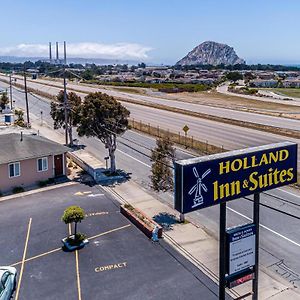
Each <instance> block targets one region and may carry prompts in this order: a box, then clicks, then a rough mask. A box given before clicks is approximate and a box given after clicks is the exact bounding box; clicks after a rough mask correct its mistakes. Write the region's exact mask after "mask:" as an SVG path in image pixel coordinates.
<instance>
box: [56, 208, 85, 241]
mask: <svg viewBox="0 0 300 300" xmlns="http://www.w3.org/2000/svg"><path fill="white" fill-rule="evenodd" d="M84 218H85V213H84V210H83V209H82V208H81V207H80V206H76V205H73V206H69V207H67V208H66V209H65V211H64V214H63V216H62V217H61V220H62V221H63V222H65V224H72V223H75V226H74V237H75V238H76V235H77V223H78V222H81V221H82V220H83V219H84Z"/></svg>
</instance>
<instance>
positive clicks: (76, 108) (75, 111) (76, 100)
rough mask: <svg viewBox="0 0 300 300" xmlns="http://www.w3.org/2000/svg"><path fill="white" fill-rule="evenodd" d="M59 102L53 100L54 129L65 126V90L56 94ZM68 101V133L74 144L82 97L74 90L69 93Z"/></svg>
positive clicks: (71, 143) (51, 113)
mask: <svg viewBox="0 0 300 300" xmlns="http://www.w3.org/2000/svg"><path fill="white" fill-rule="evenodd" d="M56 99H57V102H54V101H52V102H51V111H50V115H51V117H52V119H53V121H54V129H59V128H61V127H62V128H65V109H64V91H60V92H59V94H58V95H57V96H56ZM67 102H68V107H67V110H68V122H67V127H68V134H69V140H70V145H71V146H73V129H72V128H73V126H76V125H77V123H78V122H79V112H80V105H81V98H80V97H79V96H78V95H77V94H76V93H74V92H70V93H68V94H67Z"/></svg>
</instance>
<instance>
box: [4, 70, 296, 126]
mask: <svg viewBox="0 0 300 300" xmlns="http://www.w3.org/2000/svg"><path fill="white" fill-rule="evenodd" d="M0 78H3V79H4V78H6V79H7V77H5V76H1V75H0ZM17 78H18V80H21V79H22V78H21V77H17ZM42 83H46V84H54V85H57V86H59V85H60V86H61V88H55V87H50V86H43V85H42ZM27 84H28V86H29V87H32V88H35V89H40V90H43V91H45V92H47V93H51V94H57V93H58V92H59V91H60V90H61V89H62V83H61V82H53V81H47V80H41V79H39V80H35V81H34V82H33V81H28V82H27ZM68 88H72V89H76V90H81V91H84V92H95V91H101V92H105V93H107V94H109V95H111V96H114V97H118V98H126V99H132V100H137V101H142V102H146V103H155V104H162V105H167V106H172V107H175V108H179V109H185V110H189V111H193V112H199V113H204V114H208V115H213V116H218V117H223V118H229V119H233V120H238V121H246V122H252V123H256V124H261V125H267V126H274V127H280V128H286V129H292V130H299V128H300V120H293V119H288V118H280V117H275V116H269V115H264V114H257V113H250V112H244V111H237V110H232V109H226V108H220V107H213V106H210V105H202V104H193V103H187V102H184V101H177V100H168V99H164V98H162V97H152V96H144V95H135V94H130V93H124V92H119V91H114V90H109V89H103V88H95V87H90V86H86V85H83V84H80V85H79V84H74V83H68ZM218 89H219V90H218V91H220V92H224V91H223V90H224V86H222V87H220V88H218ZM231 94H232V93H231ZM84 95H85V94H82V96H84ZM234 95H235V94H234ZM256 98H260V97H256ZM267 99H269V98H267ZM277 102H278V101H277ZM294 102H295V101H294ZM294 102H293V101H292V103H293V104H295V103H294ZM281 103H282V101H281ZM284 103H285V102H284ZM123 104H124V105H127V104H125V103H123ZM289 104H290V103H289ZM298 105H300V102H299V103H298ZM298 110H299V112H300V108H299V109H298ZM291 113H295V112H294V111H293V112H292V111H291Z"/></svg>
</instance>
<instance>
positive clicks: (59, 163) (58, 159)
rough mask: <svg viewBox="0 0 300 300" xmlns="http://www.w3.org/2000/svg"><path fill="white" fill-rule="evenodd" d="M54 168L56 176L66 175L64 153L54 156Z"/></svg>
mask: <svg viewBox="0 0 300 300" xmlns="http://www.w3.org/2000/svg"><path fill="white" fill-rule="evenodd" d="M54 168H55V177H57V176H61V175H64V167H63V155H62V154H59V155H55V156H54Z"/></svg>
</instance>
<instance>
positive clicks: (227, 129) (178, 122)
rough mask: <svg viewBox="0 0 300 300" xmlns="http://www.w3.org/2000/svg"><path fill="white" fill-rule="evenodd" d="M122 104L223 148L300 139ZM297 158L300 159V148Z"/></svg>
mask: <svg viewBox="0 0 300 300" xmlns="http://www.w3.org/2000/svg"><path fill="white" fill-rule="evenodd" d="M28 85H29V86H32V87H34V88H36V87H39V89H40V90H43V91H44V92H47V93H51V94H53V95H56V94H57V93H58V92H59V90H60V89H59V88H53V87H49V86H43V85H41V84H37V83H32V82H29V83H28ZM0 86H2V87H4V88H7V86H8V85H7V84H5V83H2V82H1V85H0ZM87 88H88V87H85V89H87ZM14 93H15V89H14ZM79 95H81V96H85V94H81V93H79ZM36 100H37V99H36ZM123 104H124V105H125V106H126V107H127V108H128V109H129V110H130V112H131V118H134V119H135V120H137V121H140V120H141V121H143V122H144V123H150V124H151V125H153V126H159V127H160V128H163V129H166V130H170V131H172V132H181V133H183V132H182V128H183V126H184V125H185V124H187V125H188V126H189V128H190V130H189V133H188V134H189V136H193V137H194V138H196V139H198V140H200V141H207V142H208V143H209V144H213V145H216V146H219V147H224V148H225V149H228V150H235V149H241V148H247V147H253V146H258V145H264V144H270V143H275V142H282V141H286V140H289V141H292V142H295V143H299V142H300V140H298V139H292V138H286V137H284V136H280V135H275V134H271V133H268V132H263V131H258V130H253V129H248V128H245V127H240V126H234V125H230V124H225V123H220V122H214V121H210V120H206V119H201V118H197V117H191V116H187V115H182V114H179V113H174V112H169V111H165V110H160V109H155V108H150V107H146V106H140V105H135V104H131V103H126V102H123ZM42 110H43V109H42ZM39 114H40V112H39ZM45 114H46V110H45V111H44V115H45ZM284 120H288V119H284ZM289 121H293V120H289ZM298 157H299V158H300V147H299V155H298Z"/></svg>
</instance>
